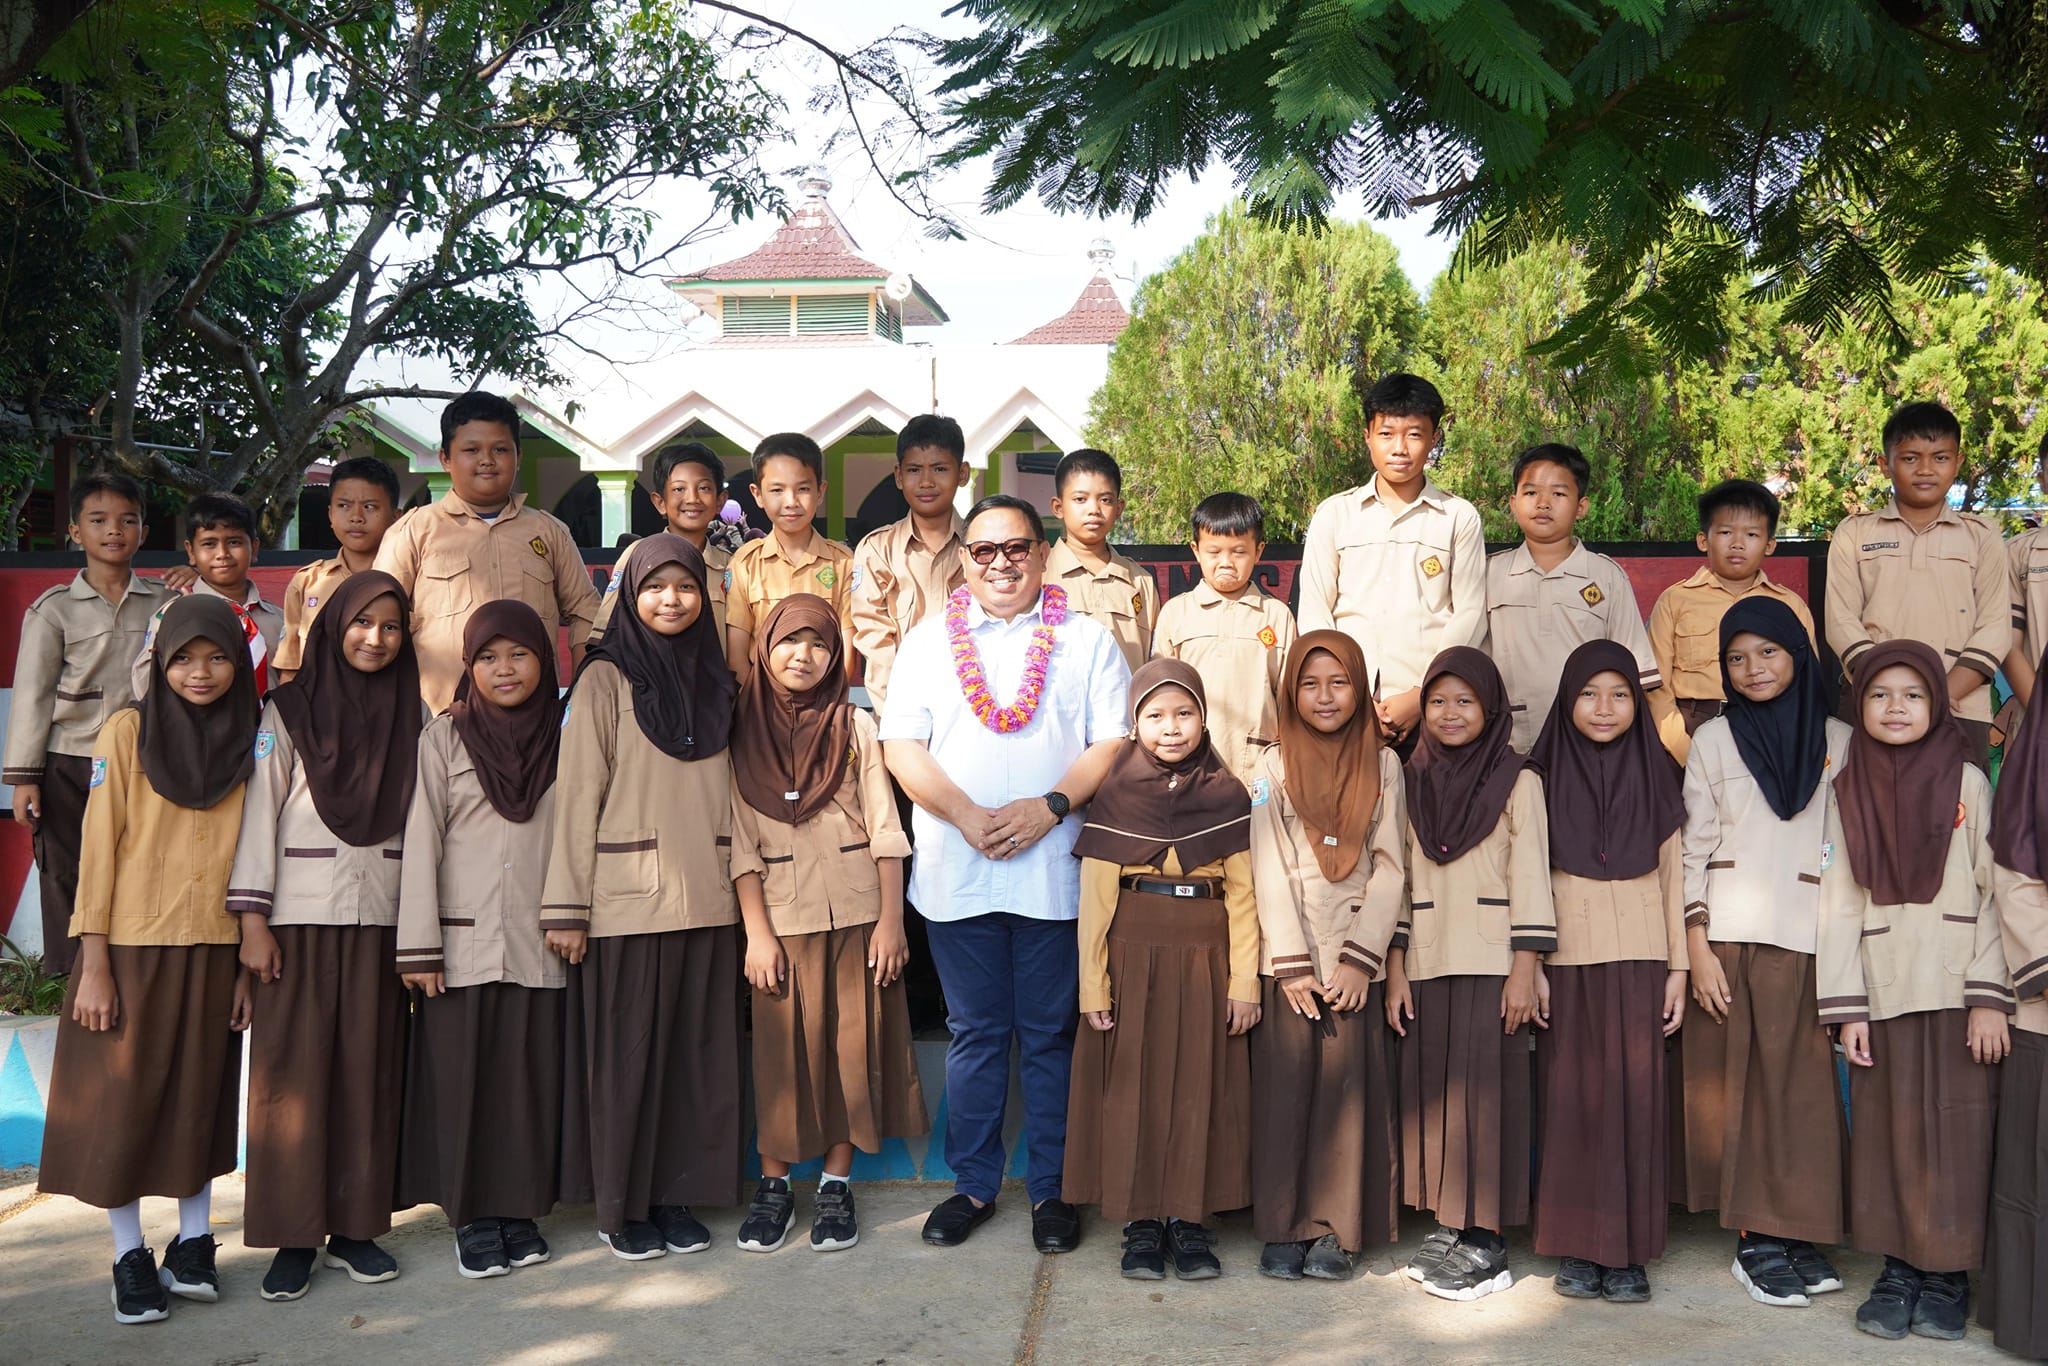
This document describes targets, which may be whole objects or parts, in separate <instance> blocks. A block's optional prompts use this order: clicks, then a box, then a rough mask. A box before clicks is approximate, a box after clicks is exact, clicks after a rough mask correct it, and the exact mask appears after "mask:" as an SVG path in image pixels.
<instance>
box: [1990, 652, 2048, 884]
mask: <svg viewBox="0 0 2048 1366" xmlns="http://www.w3.org/2000/svg"><path fill="white" fill-rule="evenodd" d="M2042 665H2043V669H2044V671H2048V657H2044V658H2043V660H2042ZM2035 720H2036V721H2037V722H2039V724H2032V725H2030V724H2028V722H2027V721H2025V720H2022V721H2021V722H2020V733H2019V735H2018V736H2017V737H2016V738H2014V739H2011V740H2008V741H2006V743H2005V763H2004V764H2003V765H2002V766H2001V767H2000V768H1999V770H1998V797H1997V800H1995V801H1994V802H1992V804H1991V856H1992V857H1993V858H1994V859H1996V860H1997V861H1998V864H1999V866H2000V867H2002V868H2010V869H2012V870H2013V871H2014V872H2015V873H2019V874H2021V875H2022V876H2024V877H2031V878H2036V879H2039V878H2041V877H2042V871H2041V870H2042V869H2043V868H2048V859H2043V858H2042V857H2041V852H2042V850H2041V845H2042V833H2043V832H2044V831H2048V709H2044V710H2043V711H2042V712H2041V713H2040V714H2039V715H2038V716H2036V717H2035Z"/></svg>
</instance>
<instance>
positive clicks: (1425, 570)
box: [1422, 555, 1444, 579]
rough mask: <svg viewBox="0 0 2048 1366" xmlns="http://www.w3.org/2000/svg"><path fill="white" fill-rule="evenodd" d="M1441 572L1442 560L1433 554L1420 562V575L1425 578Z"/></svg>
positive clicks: (1442, 568)
mask: <svg viewBox="0 0 2048 1366" xmlns="http://www.w3.org/2000/svg"><path fill="white" fill-rule="evenodd" d="M1443 572H1444V562H1443V561H1442V560H1441V559H1439V558H1438V557H1437V556H1435V555H1432V556H1430V557H1429V558H1428V559H1426V560H1424V561H1423V562H1422V577H1423V578H1425V579H1433V578H1435V577H1436V576H1437V575H1439V574H1441V573H1443Z"/></svg>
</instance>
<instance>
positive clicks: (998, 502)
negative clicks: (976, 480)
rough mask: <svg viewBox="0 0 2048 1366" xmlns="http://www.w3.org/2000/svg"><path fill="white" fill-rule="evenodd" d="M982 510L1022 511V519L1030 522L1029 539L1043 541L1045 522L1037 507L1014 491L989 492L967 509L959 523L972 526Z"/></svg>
mask: <svg viewBox="0 0 2048 1366" xmlns="http://www.w3.org/2000/svg"><path fill="white" fill-rule="evenodd" d="M984 512H1017V513H1022V514H1023V516H1024V520H1025V521H1026V522H1029V523H1030V524H1031V539H1032V540H1034V541H1043V540H1044V539H1045V522H1044V520H1043V519H1042V518H1040V516H1039V515H1038V509H1037V508H1035V507H1033V506H1031V504H1029V503H1027V502H1025V501H1024V500H1023V499H1022V498H1019V497H1018V496H1017V495H1016V494H1014V493H991V494H990V495H989V496H988V497H986V498H984V499H982V500H981V501H980V502H978V503H976V504H975V505H974V506H973V507H971V508H969V509H967V520H966V521H965V522H963V523H961V525H962V526H973V525H974V519H975V518H977V517H979V516H981V515H982V514H983V513H984Z"/></svg>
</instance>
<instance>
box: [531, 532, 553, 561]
mask: <svg viewBox="0 0 2048 1366" xmlns="http://www.w3.org/2000/svg"><path fill="white" fill-rule="evenodd" d="M527 544H528V545H530V546H532V547H533V553H534V554H536V555H538V556H540V557H541V558H542V559H546V558H547V554H548V543H547V542H546V541H543V540H542V539H541V538H540V537H538V536H536V537H534V538H533V539H532V540H530V541H528V542H527Z"/></svg>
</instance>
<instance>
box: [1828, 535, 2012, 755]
mask: <svg viewBox="0 0 2048 1366" xmlns="http://www.w3.org/2000/svg"><path fill="white" fill-rule="evenodd" d="M1823 619H1824V620H1825V622H1826V624H1827V632H1828V644H1829V645H1831V646H1833V647H1834V651H1835V654H1836V655H1837V656H1838V657H1839V658H1840V659H1841V661H1842V668H1843V670H1844V671H1845V672H1847V673H1851V674H1853V673H1854V672H1855V669H1856V661H1857V660H1858V659H1860V658H1861V657H1862V655H1863V652H1864V651H1865V650H1867V649H1869V648H1870V647H1871V646H1872V645H1875V644H1877V643H1878V642H1879V641H1883V640H1917V641H1921V642H1923V643H1924V644H1927V645H1931V646H1933V647H1934V648H1935V650H1936V651H1937V652H1938V653H1940V654H1941V656H1942V658H1943V660H1944V662H1946V663H1947V664H1948V666H1949V667H1951V668H1953V667H1955V666H1956V665H1958V664H1960V665H1962V666H1963V667H1964V668H1966V669H1972V670H1975V671H1976V672H1977V673H1980V674H1982V675H1984V677H1985V678H1987V679H1989V678H1992V677H1994V676H1995V675H1996V674H1997V673H1998V671H1999V669H2000V668H2002V667H2003V666H2004V664H2005V656H2006V653H2007V651H2009V650H2010V649H2011V648H2012V586H2011V572H2010V570H2009V568H2008V561H2007V557H2006V551H2005V544H2004V542H2003V541H2002V540H2000V538H1999V535H1998V531H1997V529H1996V528H1995V527H1993V526H1992V525H1991V523H1989V522H1987V521H1985V520H1984V519H1983V518H1982V517H1979V516H1976V515H1975V514H1973V513H1968V512H1957V511H1956V510H1955V509H1954V508H1951V507H1943V508H1942V509H1941V515H1940V516H1939V517H1937V518H1935V519H1934V521H1933V522H1931V523H1929V524H1928V527H1927V530H1925V531H1917V532H1916V531H1914V530H1913V528H1912V527H1910V526H1908V525H1907V524H1906V519H1905V518H1904V517H1901V516H1900V515H1899V505H1898V503H1897V502H1896V501H1894V502H1891V503H1887V504H1886V505H1885V507H1884V509H1883V511H1881V512H1863V513H1858V514H1856V515H1855V516H1852V517H1845V518H1843V519H1842V524H1841V525H1840V526H1838V527H1836V528H1835V534H1834V538H1833V540H1832V541H1831V542H1830V543H1829V545H1828V596H1827V610H1826V612H1825V613H1823ZM1956 715H1958V716H1960V717H1963V718H1964V719H1965V720H1970V721H1989V720H1990V719H1991V689H1990V688H1979V689H1977V690H1976V691H1975V692H1973V693H1971V694H1970V695H1969V696H1968V697H1966V698H1964V699H1963V702H1962V705H1961V706H1960V707H1958V708H1957V709H1956Z"/></svg>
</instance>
